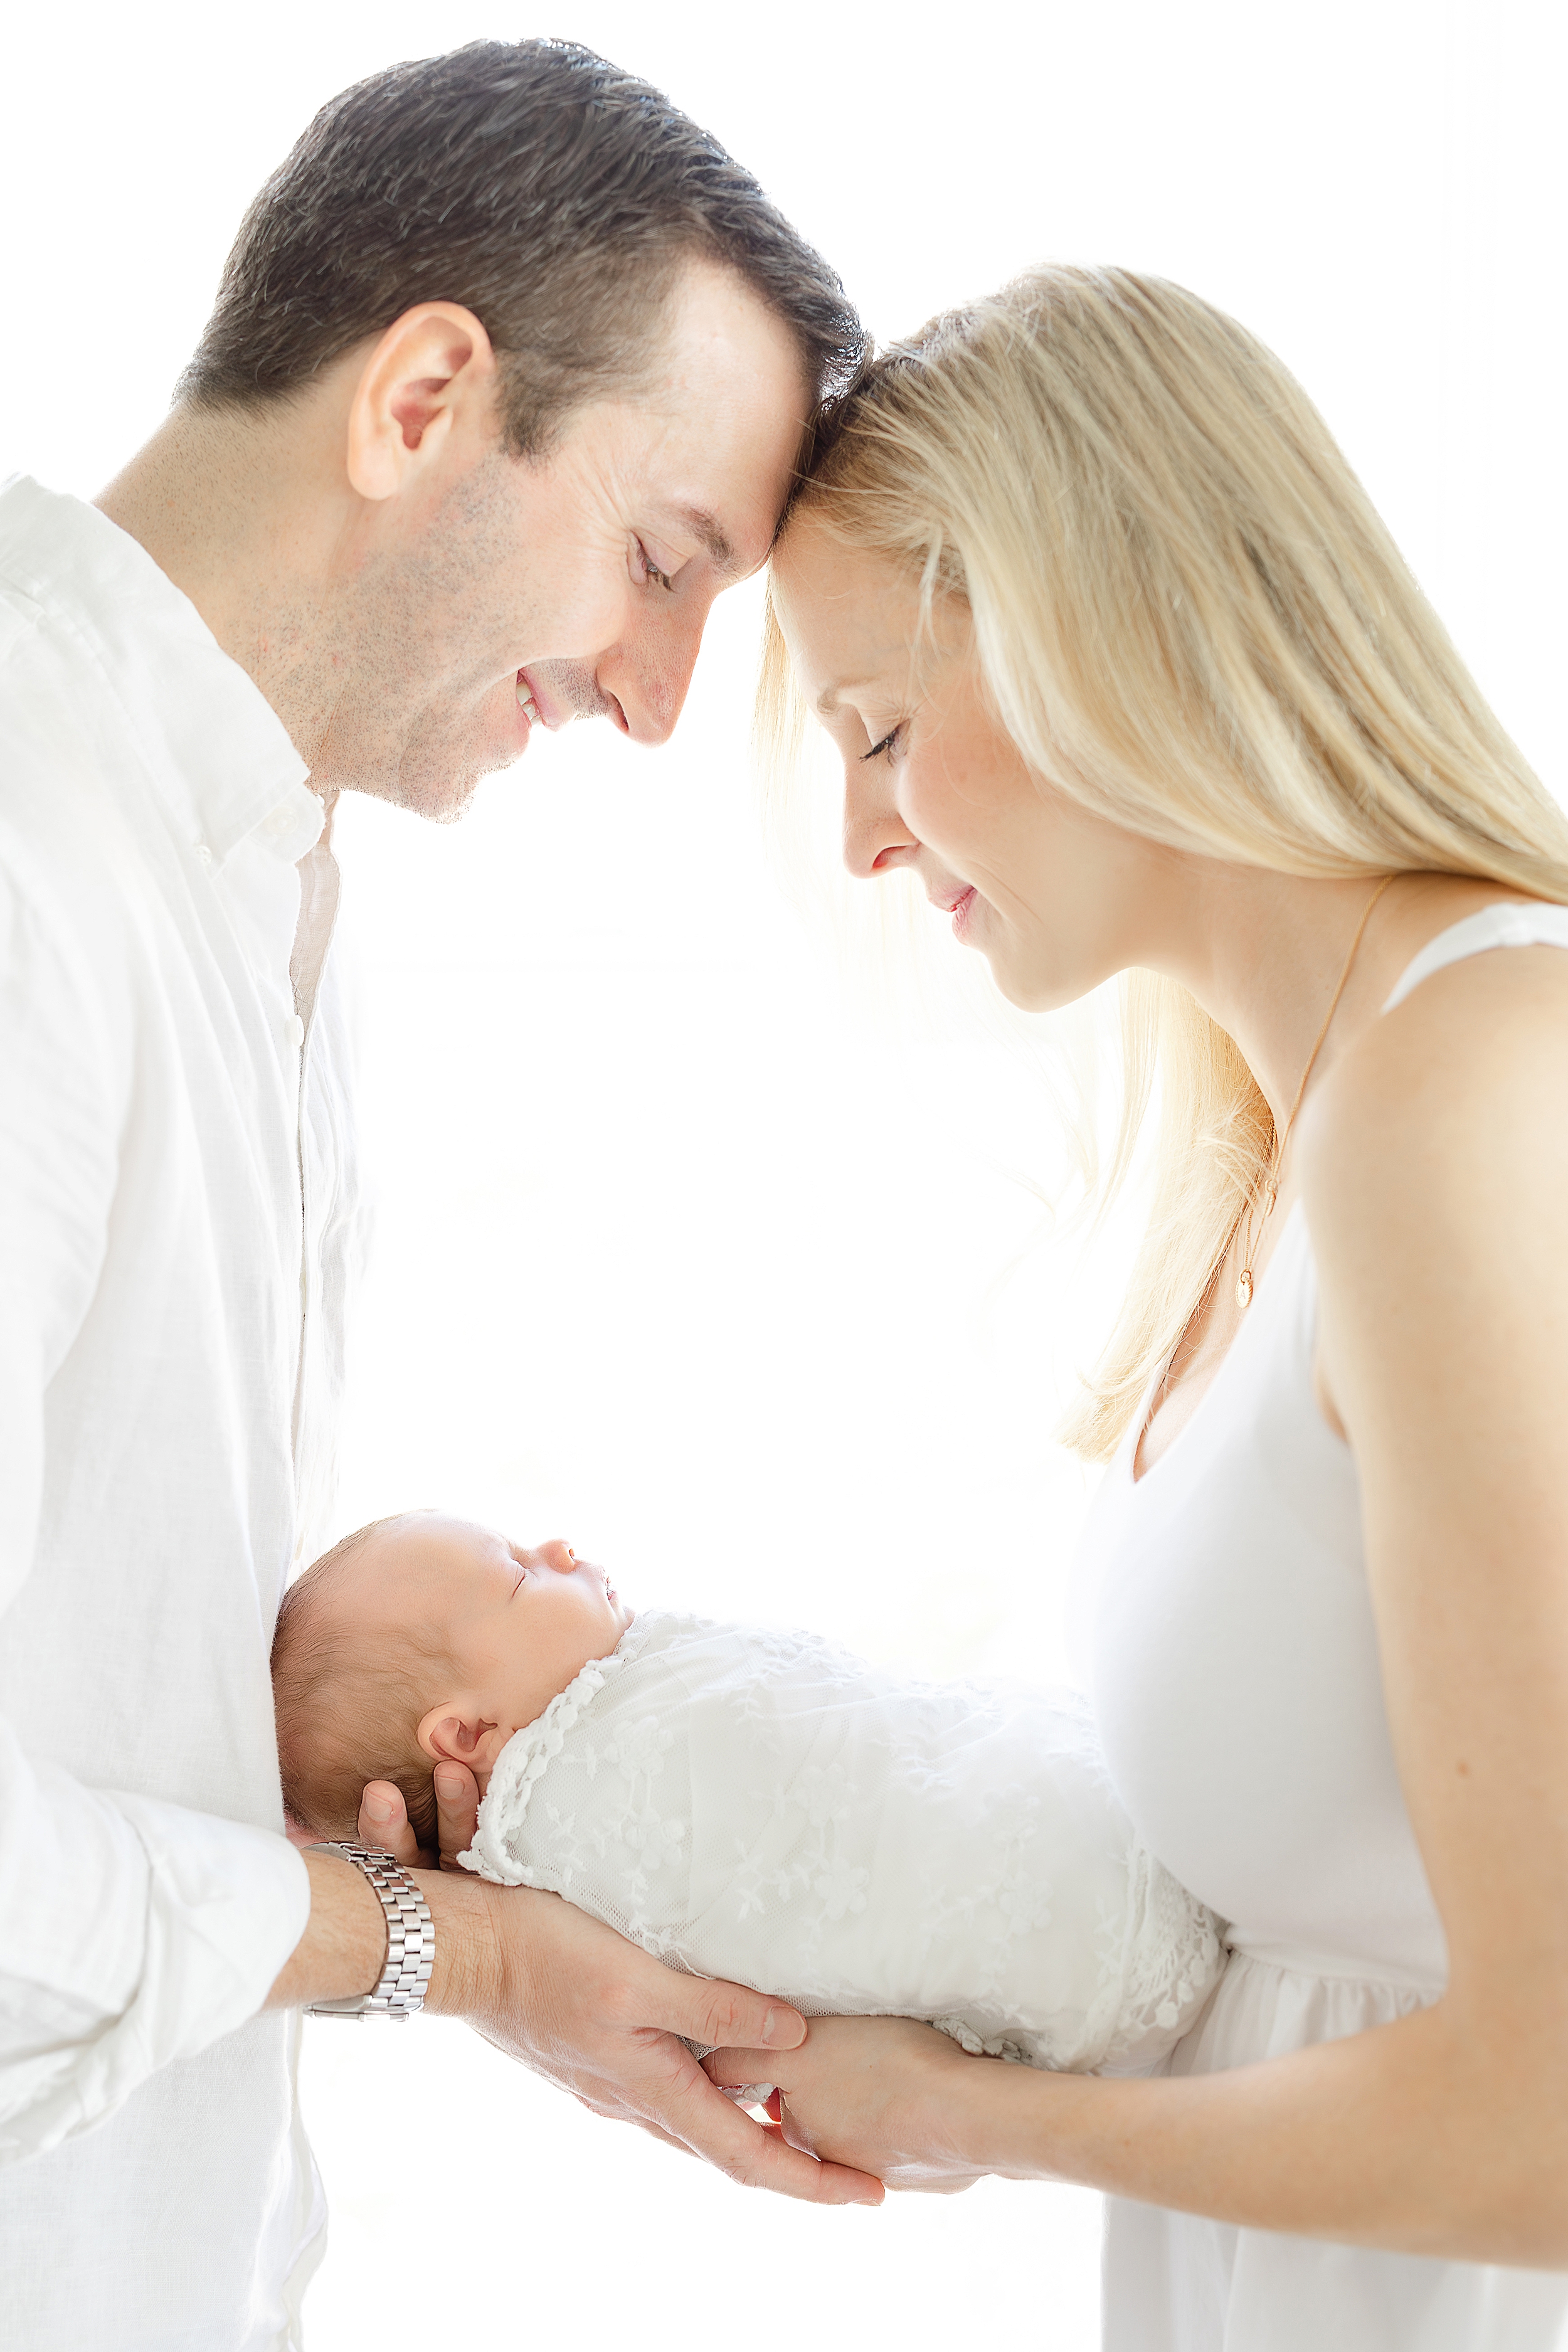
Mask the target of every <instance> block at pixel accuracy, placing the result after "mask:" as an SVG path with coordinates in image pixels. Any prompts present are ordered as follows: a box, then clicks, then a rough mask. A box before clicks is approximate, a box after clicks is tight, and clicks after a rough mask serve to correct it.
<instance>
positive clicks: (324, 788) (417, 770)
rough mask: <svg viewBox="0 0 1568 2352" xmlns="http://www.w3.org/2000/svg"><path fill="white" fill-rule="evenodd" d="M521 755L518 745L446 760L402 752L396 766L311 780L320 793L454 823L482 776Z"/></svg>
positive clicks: (470, 802)
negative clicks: (358, 797)
mask: <svg viewBox="0 0 1568 2352" xmlns="http://www.w3.org/2000/svg"><path fill="white" fill-rule="evenodd" d="M433 750H434V747H432V751H433ZM521 757H522V747H521V745H519V744H512V745H510V746H509V747H508V749H507V750H505V751H500V750H489V749H487V751H486V752H484V753H482V754H478V755H476V753H475V752H474V751H473V749H472V748H471V747H468V748H466V749H465V750H464V751H462V752H460V753H458V752H454V753H453V754H452V755H451V757H450V758H449V759H448V760H446V761H443V760H441V759H440V758H439V757H438V756H431V755H430V754H428V753H427V754H425V755H423V756H419V757H411V756H410V755H409V754H408V753H406V752H405V756H404V758H403V759H402V760H401V761H399V762H398V763H397V765H396V766H395V767H385V768H381V767H375V768H373V767H370V766H368V765H367V766H366V767H365V768H364V769H363V770H361V771H360V772H357V773H356V774H353V775H344V776H342V777H337V776H323V775H321V773H319V772H318V773H316V774H314V775H312V776H311V778H310V782H311V783H312V784H313V785H314V786H315V789H316V790H317V791H318V792H333V791H337V792H349V793H365V794H367V795H368V797H369V798H370V799H372V800H378V801H386V802H388V803H390V804H391V806H392V807H394V808H401V809H407V810H408V811H409V813H410V814H411V815H414V816H422V817H423V818H424V819H425V821H426V824H457V823H458V819H459V818H461V817H465V816H467V814H468V811H469V809H470V808H471V807H472V805H473V802H474V796H475V794H476V793H478V791H479V786H480V785H481V784H482V783H483V782H484V781H485V778H486V777H487V776H495V775H500V773H501V772H502V771H503V770H504V769H507V768H510V767H515V765H516V764H517V761H519V760H520V759H521Z"/></svg>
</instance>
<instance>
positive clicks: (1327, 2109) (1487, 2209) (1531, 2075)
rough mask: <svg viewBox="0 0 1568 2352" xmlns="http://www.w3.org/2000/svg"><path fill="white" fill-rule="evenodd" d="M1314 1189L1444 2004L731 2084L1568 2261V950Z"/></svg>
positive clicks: (1322, 1172) (1418, 1082) (1434, 1017)
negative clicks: (1126, 2070) (1180, 2068)
mask: <svg viewBox="0 0 1568 2352" xmlns="http://www.w3.org/2000/svg"><path fill="white" fill-rule="evenodd" d="M1302 1178H1303V1187H1304V1191H1305V1194H1306V1199H1307V1210H1308V1215H1309V1218H1310V1223H1311V1229H1312V1237H1313V1244H1314V1247H1315V1249H1316V1252H1317V1256H1318V1263H1319V1270H1320V1276H1321V1294H1322V1303H1323V1328H1322V1335H1321V1361H1322V1371H1323V1377H1324V1385H1325V1388H1326V1391H1327V1392H1328V1396H1329V1398H1330V1400H1331V1406H1332V1409H1333V1411H1334V1412H1335V1413H1336V1414H1337V1416H1338V1417H1339V1419H1340V1420H1341V1421H1342V1423H1343V1426H1344V1429H1345V1432H1346V1433H1347V1436H1348V1438H1349V1442H1350V1443H1351V1444H1352V1447H1353V1449H1354V1452H1355V1455H1356V1462H1357V1467H1358V1470H1359V1472H1360V1476H1361V1481H1362V1488H1363V1507H1364V1524H1365V1534H1366V1554H1367V1570H1368V1575H1369V1578H1370V1581H1371V1588H1372V1594H1373V1606H1374V1611H1375V1616H1376V1623H1377V1630H1378V1636H1379V1642H1380V1646H1381V1654H1382V1665H1383V1676H1384V1692H1385V1696H1386V1701H1387V1707H1388V1717H1389V1725H1390V1730H1391V1733H1392V1737H1393V1740H1394V1751H1395V1755H1396V1758H1397V1761H1398V1765H1399V1770H1400V1775H1401V1780H1402V1782H1403V1785H1404V1789H1405V1797H1406V1800H1407V1802H1408V1804H1409V1808H1410V1814H1411V1819H1412V1822H1413V1823H1414V1826H1415V1834H1416V1837H1417V1840H1418V1842H1419V1844H1420V1848H1421V1853H1422V1855H1423V1858H1424V1861H1425V1863H1426V1871H1427V1874H1428V1878H1429V1880H1430V1884H1431V1886H1432V1891H1433V1895H1434V1896H1435V1898H1436V1904H1437V1907H1438V1910H1439V1913H1440V1915H1441V1917H1442V1920H1443V1925H1444V1928H1445V1930H1446V1933H1447V1939H1448V1948H1449V1980H1448V1987H1447V1991H1446V1992H1445V1994H1444V1996H1443V1998H1442V1999H1441V2000H1439V2001H1437V2002H1436V2004H1435V2005H1434V2006H1433V2007H1431V2008H1429V2009H1426V2010H1424V2011H1420V2012H1418V2013H1417V2014H1415V2015H1414V2016H1411V2017H1408V2018H1405V2019H1403V2020H1401V2021H1399V2022H1397V2023H1395V2024H1392V2025H1387V2026H1384V2027H1380V2028H1378V2029H1377V2030H1376V2031H1374V2032H1369V2033H1364V2034H1360V2035H1357V2036H1355V2037H1354V2038H1353V2039H1351V2040H1348V2041H1344V2042H1331V2043H1327V2044H1322V2045H1320V2046H1317V2047H1315V2048H1311V2049H1308V2050H1304V2051H1301V2052H1300V2053H1295V2054H1293V2055H1291V2056H1289V2057H1287V2058H1280V2059H1275V2060H1270V2061H1268V2062H1266V2063H1259V2064H1256V2065H1250V2066H1246V2067H1241V2068H1237V2069H1236V2070H1234V2071H1232V2072H1228V2073H1225V2074H1210V2075H1194V2076H1184V2077H1181V2078H1177V2079H1171V2080H1161V2081H1154V2082H1107V2081H1100V2080H1095V2079H1082V2078H1068V2077H1064V2076H1052V2075H1044V2074H1037V2073H1033V2072H1031V2071H1030V2070H1027V2069H1026V2068H1023V2067H1006V2066H999V2065H993V2064H991V2063H988V2062H986V2061H984V2060H973V2059H966V2058H964V2057H963V2056H962V2055H961V2054H960V2053H957V2052H956V2051H954V2050H952V2047H951V2045H943V2044H942V2037H941V2036H938V2035H935V2034H932V2033H931V2032H929V2030H928V2029H926V2028H923V2027H915V2026H909V2025H904V2024H896V2023H895V2024H889V2023H887V2022H886V2021H868V2022H864V2023H862V2022H859V2021H840V2020H834V2021H829V2022H828V2023H827V2024H826V2025H823V2026H816V2025H814V2026H813V2027H812V2029H811V2032H810V2033H809V2035H808V2038H807V2041H806V2042H805V2046H804V2047H803V2048H802V2049H801V2050H799V2051H796V2052H792V2053H788V2055H787V2056H784V2057H779V2056H775V2057H774V2058H773V2059H772V2060H771V2061H769V2062H766V2063H764V2062H763V2061H762V2060H761V2058H760V2057H753V2056H752V2055H750V2054H748V2053H740V2054H739V2056H738V2059H737V2058H735V2057H734V2056H733V2055H732V2053H724V2054H723V2057H722V2059H721V2063H720V2064H719V2065H718V2067H717V2068H716V2070H715V2071H716V2072H717V2074H718V2076H719V2079H720V2080H721V2081H724V2080H728V2081H754V2080H759V2079H768V2080H772V2081H774V2082H777V2083H779V2084H781V2085H782V2086H783V2088H784V2094H785V2102H786V2104H785V2107H784V2114H785V2116H786V2117H787V2118H789V2123H788V2126H787V2129H788V2130H789V2132H790V2135H791V2136H792V2137H795V2139H796V2140H797V2141H798V2142H799V2143H800V2144H802V2145H805V2146H808V2147H813V2148H820V2149H822V2150H823V2151H825V2152H827V2151H830V2152H831V2153H832V2154H833V2155H834V2156H835V2157H837V2158H839V2159H840V2160H841V2161H845V2162H849V2163H854V2164H858V2165H860V2166H862V2167H864V2168H866V2169H868V2170H873V2171H877V2172H879V2173H880V2174H882V2176H883V2177H884V2178H886V2179H889V2181H890V2182H892V2183H894V2184H895V2185H898V2184H899V2183H900V2179H901V2180H903V2181H904V2182H906V2183H907V2185H910V2186H921V2185H937V2184H938V2182H940V2181H941V2180H943V2179H963V2178H964V2177H967V2176H970V2175H973V2173H975V2172H979V2171H996V2172H1003V2173H1008V2174H1012V2175H1014V2176H1018V2177H1028V2178H1041V2179H1045V2178H1053V2177H1054V2178H1060V2179H1070V2180H1077V2181H1083V2182H1087V2183H1089V2184H1090V2185H1092V2186H1095V2187H1098V2188H1101V2189H1109V2190H1112V2191H1115V2192H1116V2193H1118V2194H1120V2195H1122V2196H1126V2197H1131V2198H1135V2199H1139V2200H1143V2201H1145V2202H1148V2203H1151V2204H1158V2205H1165V2206H1171V2207H1174V2208H1177V2209H1179V2210H1186V2211H1190V2212H1196V2213H1203V2214H1208V2215H1212V2216H1214V2217H1215V2219H1217V2220H1221V2221H1231V2222H1237V2223H1242V2224H1245V2225H1247V2226H1249V2227H1252V2228H1257V2229H1266V2230H1279V2231H1292V2232H1295V2233H1298V2234H1300V2235H1305V2236H1310V2237H1321V2238H1329V2239H1333V2240H1339V2241H1343V2242H1350V2243H1356V2244H1363V2245H1373V2246H1383V2247H1389V2248H1394V2249H1398V2250H1402V2251H1405V2252H1412V2253H1421V2254H1430V2255H1443V2256H1448V2257H1453V2258H1458V2259H1463V2260H1470V2261H1479V2262H1499V2263H1522V2264H1526V2265H1530V2266H1540V2267H1555V2268H1568V956H1564V955H1563V953H1562V951H1561V950H1552V949H1550V948H1540V949H1510V950H1507V951H1506V952H1500V953H1496V954H1492V955H1489V956H1485V957H1482V958H1479V959H1477V960H1476V961H1473V962H1470V963H1466V964H1461V965H1458V966H1456V967H1454V968H1452V969H1451V970H1450V971H1446V972H1443V973H1440V974H1438V975H1437V976H1436V977H1435V978H1434V979H1432V980H1430V981H1428V982H1426V984H1425V985H1424V986H1423V987H1422V988H1421V989H1419V990H1418V991H1417V992H1415V994H1414V995H1413V996H1412V997H1411V998H1410V999H1409V1000H1408V1002H1407V1003H1405V1005H1404V1006H1402V1007H1401V1008H1400V1009H1399V1011H1398V1012H1397V1013H1393V1014H1391V1015H1389V1016H1388V1017H1387V1018H1386V1019H1384V1020H1382V1021H1379V1022H1377V1023H1376V1024H1373V1028H1372V1029H1371V1030H1370V1031H1369V1032H1368V1033H1367V1034H1365V1036H1364V1037H1363V1039H1362V1040H1361V1041H1360V1042H1359V1043H1358V1044H1357V1045H1356V1047H1355V1048H1354V1050H1353V1051H1352V1053H1351V1054H1349V1055H1347V1057H1346V1059H1345V1061H1344V1062H1343V1063H1342V1065H1341V1066H1340V1067H1339V1068H1337V1069H1336V1070H1335V1071H1334V1072H1333V1073H1332V1075H1331V1077H1330V1079H1329V1080H1327V1081H1326V1082H1325V1084H1324V1086H1323V1087H1322V1089H1321V1096H1320V1097H1319V1099H1318V1101H1317V1102H1316V1103H1315V1104H1314V1105H1313V1107H1312V1118H1311V1123H1310V1128H1305V1126H1304V1133H1303V1161H1302Z"/></svg>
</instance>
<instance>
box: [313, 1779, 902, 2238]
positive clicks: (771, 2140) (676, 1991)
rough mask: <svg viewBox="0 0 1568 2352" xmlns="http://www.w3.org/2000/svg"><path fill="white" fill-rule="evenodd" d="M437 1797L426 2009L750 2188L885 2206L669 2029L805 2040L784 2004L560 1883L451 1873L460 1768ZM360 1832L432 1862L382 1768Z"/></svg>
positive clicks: (462, 1835) (791, 2045)
mask: <svg viewBox="0 0 1568 2352" xmlns="http://www.w3.org/2000/svg"><path fill="white" fill-rule="evenodd" d="M436 1802H437V1811H438V1813H439V1822H440V1826H439V1837H440V1854H439V1862H440V1867H441V1869H442V1871H443V1872H455V1873H456V1877H457V1880H458V1881H459V1882H460V1885H456V1884H452V1883H451V1882H450V1881H449V1880H447V1879H436V1880H435V1881H434V1883H428V1882H427V1883H426V1885H425V1890H424V1891H425V1895H426V1901H427V1902H428V1903H429V1905H430V1908H431V1911H432V1913H433V1915H434V1916H435V1919H436V1949H437V1975H436V1976H435V1977H434V1978H433V1979H432V1981H431V1986H430V1995H429V2003H428V2005H429V2006H430V2008H431V2009H433V2010H438V2011H445V2012H446V2013H447V2014H448V2015H453V2016H458V2017H466V2018H467V2019H468V2022H469V2023H470V2024H471V2025H472V2026H473V2027H474V2029H475V2030H476V2032H479V2033H481V2034H483V2036H484V2038H485V2040H486V2041H487V2042H493V2043H494V2044H495V2047H496V2048H497V2049H498V2050H500V2051H503V2052H504V2053H505V2054H506V2055H507V2056H508V2057H509V2058H517V2059H520V2060H521V2062H522V2063H523V2064H524V2065H525V2066H530V2067H531V2068H532V2069H533V2071H534V2073H535V2074H542V2075H543V2076H544V2077H545V2079H546V2080H547V2081H549V2082H552V2083H555V2084H559V2086H560V2087H561V2088H562V2089H563V2090H566V2091H570V2092H571V2093H572V2094H573V2095H574V2097H575V2098H577V2099H579V2100H581V2101H582V2103H583V2105H584V2106H585V2107H591V2108H592V2109H593V2111H594V2113H595V2115H601V2116H614V2117H616V2118H617V2119H618V2120H620V2121H621V2122H624V2123H636V2124H640V2125H641V2126H642V2127H643V2129H644V2130H645V2131H647V2132H651V2133H652V2134H653V2136H654V2137H655V2138H656V2139H662V2140H664V2141H666V2142H668V2145H669V2146H670V2147H679V2148H684V2149H685V2150H686V2151H687V2152H688V2153H689V2155H692V2156H700V2157H702V2158H705V2159H706V2160H707V2162H709V2163H710V2164H712V2165H716V2166H717V2167H718V2168H719V2170H720V2171H721V2172H725V2173H728V2174H729V2176H730V2178H731V2180H737V2181H740V2182H741V2183H742V2184H743V2185H744V2186H746V2187H748V2188H759V2189H775V2190H776V2191H778V2193H779V2194H780V2195H782V2196H785V2197H797V2198H802V2199H805V2200H807V2201H808V2202H810V2203H814V2204H818V2205H879V2204H880V2203H881V2201H882V2186H881V2183H880V2181H879V2180H876V2179H873V2178H872V2177H871V2176H870V2175H869V2174H867V2173H862V2172H856V2171H853V2170H852V2169H850V2168H849V2167H847V2166H846V2165H841V2164H822V2163H819V2162H818V2161H817V2159H816V2158H815V2157H814V2156H810V2155H807V2154H806V2153H805V2151H804V2150H802V2149H800V2148H795V2147H789V2146H787V2145H786V2143H785V2141H784V2138H783V2137H782V2135H781V2134H779V2133H778V2132H776V2131H772V2130H770V2129H769V2128H768V2127H767V2126H764V2125H763V2124H760V2123H758V2122H757V2121H756V2120H755V2118H754V2117H752V2116H749V2115H747V2114H746V2113H745V2112H744V2110H743V2109H742V2108H741V2107H738V2106H737V2105H735V2104H734V2102H733V2101H732V2100H731V2099H727V2098H726V2097H725V2096H724V2095H723V2093H722V2092H721V2091H718V2090H716V2089H715V2088H714V2086H713V2084H711V2083H710V2081H709V2079H708V2077H707V2075H706V2074H704V2073H703V2071H702V2068H701V2067H700V2065H699V2064H698V2063H697V2061H696V2059H695V2058H693V2057H692V2055H691V2053H690V2052H689V2050H688V2049H687V2047H686V2042H685V2041H683V2040H682V2039H680V2038H679V2037H681V2036H685V2037H686V2040H689V2041H692V2042H698V2043H700V2044H714V2043H726V2044H729V2045H731V2046H732V2047H737V2046H741V2045H747V2046H752V2047H754V2048H756V2049H759V2050H766V2051H769V2052H778V2053H784V2052H787V2051H791V2050H795V2049H796V2048H798V2047H799V2045H800V2043H801V2042H804V2041H805V2020H804V2018H802V2017H801V2016H800V2015H799V2013H798V2012H797V2011H795V2010H793V2009H790V2008H787V2007H786V2006H785V2005H784V2003H783V2002H781V2001H774V2000H768V1999H767V1998H766V1997H765V1996H763V1994H761V1993H754V1992H749V1991H747V1990H745V1989H744V1988H743V1987H742V1986H740V1985H731V1984H724V1983H721V1982H719V1981H716V1980H714V1979H709V1978H707V1977H689V1976H683V1975H681V1974H679V1972H678V1971H677V1970H675V1969H667V1968H665V1967H664V1966H663V1965H662V1964H661V1963H660V1962H659V1961H658V1960H655V1959H651V1958H649V1957H648V1955H647V1953H646V1952H644V1951H641V1950H639V1949H638V1948H637V1945H635V1944H630V1943H628V1942H627V1941H626V1938H625V1937H621V1936H617V1935H616V1933H615V1931H614V1929H613V1928H610V1927H604V1926H602V1925H601V1924H600V1923H599V1922H598V1921H597V1920H595V1919H590V1918H589V1917H588V1916H587V1914H586V1913H585V1912H582V1911H578V1910H576V1909H574V1907H573V1906H572V1905H571V1904H569V1903H563V1901H562V1900H561V1898H560V1897H559V1896H558V1895H542V1894H538V1893H536V1892H534V1891H533V1890H532V1889H531V1888H528V1887H512V1886H506V1887H503V1886H492V1885H489V1884H488V1883H487V1882H486V1881H485V1880H483V1879H479V1878H475V1877H473V1876H472V1875H471V1874H469V1873H468V1872H467V1871H459V1870H457V1868H456V1857H457V1855H458V1854H459V1853H464V1852H466V1851H467V1849H468V1847H469V1846H470V1845H471V1844H472V1843H473V1841H474V1829H475V1822H476V1817H477V1814H478V1811H479V1789H478V1786H477V1785H476V1783H475V1781H474V1779H473V1776H472V1774H471V1773H469V1772H468V1771H467V1770H466V1769H464V1768H463V1767H462V1766H461V1765H443V1766H442V1768H441V1769H440V1771H439V1772H438V1773H437V1776H436ZM359 1834H360V1839H361V1842H362V1843H364V1844H366V1845H377V1846H381V1847H384V1849H385V1851H386V1852H387V1853H391V1854H392V1855H393V1856H394V1858H395V1860H396V1861H398V1862H401V1863H402V1864H403V1865H404V1867H405V1869H415V1868H418V1867H420V1866H422V1865H423V1866H424V1867H426V1868H429V1867H432V1866H433V1865H434V1864H436V1862H437V1856H436V1855H435V1854H432V1853H421V1852H420V1849H419V1846H418V1844H417V1842H416V1838H415V1835H414V1832H413V1830H412V1829H411V1828H410V1827H409V1823H408V1815H407V1810H406V1808H405V1805H404V1801H403V1799H402V1797H401V1795H400V1794H399V1792H398V1790H396V1789H395V1788H394V1787H393V1785H392V1783H391V1782H390V1781H387V1780H373V1781H371V1782H370V1783H369V1785H368V1786H367V1788H366V1789H365V1791H364V1796H363V1801H362V1802H361V1806H360V1816H359ZM444 1962H445V1964H443V1963H444ZM765 2071H766V2070H765V2069H764V2072H765Z"/></svg>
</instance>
